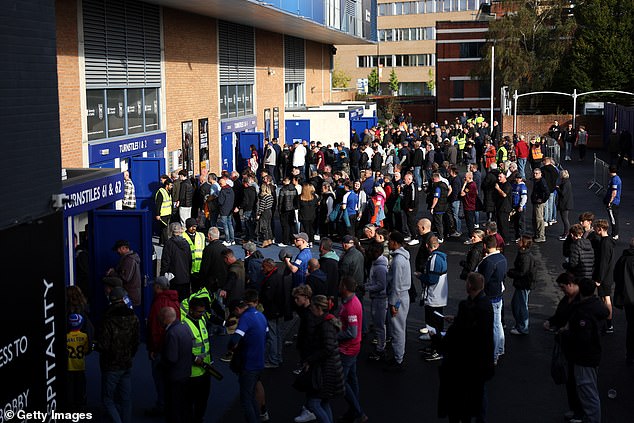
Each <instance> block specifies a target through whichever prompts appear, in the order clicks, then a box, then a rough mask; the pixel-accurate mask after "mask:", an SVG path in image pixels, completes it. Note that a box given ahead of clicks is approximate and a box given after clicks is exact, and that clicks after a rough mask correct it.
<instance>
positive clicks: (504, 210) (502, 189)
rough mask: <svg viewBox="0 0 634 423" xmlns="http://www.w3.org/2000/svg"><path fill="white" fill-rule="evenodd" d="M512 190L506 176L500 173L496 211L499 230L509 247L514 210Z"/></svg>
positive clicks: (496, 189)
mask: <svg viewBox="0 0 634 423" xmlns="http://www.w3.org/2000/svg"><path fill="white" fill-rule="evenodd" d="M512 190H513V188H512V187H511V184H510V183H509V182H508V181H507V180H506V174H504V173H503V172H500V174H499V175H498V183H497V184H496V185H495V191H496V193H497V197H496V200H495V211H496V220H497V224H498V229H499V231H500V235H501V236H502V239H503V240H504V242H505V243H506V245H509V240H510V239H511V234H510V230H509V215H510V213H511V210H513V205H512V203H511V191H512Z"/></svg>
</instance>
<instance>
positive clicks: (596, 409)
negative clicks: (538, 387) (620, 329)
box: [562, 278, 609, 423]
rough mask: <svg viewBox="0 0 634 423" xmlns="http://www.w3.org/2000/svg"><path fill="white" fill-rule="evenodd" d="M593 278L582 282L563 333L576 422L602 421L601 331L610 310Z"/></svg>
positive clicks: (569, 390) (569, 389)
mask: <svg viewBox="0 0 634 423" xmlns="http://www.w3.org/2000/svg"><path fill="white" fill-rule="evenodd" d="M595 289H596V285H595V283H594V281H593V280H592V279H588V278H584V279H581V280H580V281H579V299H580V300H579V304H577V306H576V307H575V308H574V310H573V311H572V313H571V315H570V319H569V320H568V326H567V330H564V331H563V332H562V347H563V351H564V354H565V355H566V359H567V360H568V364H569V370H570V371H569V372H568V373H569V374H568V380H567V381H566V388H567V393H568V403H569V404H570V406H571V408H572V411H573V412H574V413H575V416H574V418H575V419H578V420H577V421H584V422H596V423H599V422H601V400H600V396H599V387H598V383H597V372H598V367H599V363H600V362H601V335H600V333H599V328H600V325H601V323H602V321H603V320H605V319H606V318H607V317H608V313H609V312H608V309H607V307H606V306H605V304H603V302H602V301H601V300H600V299H599V298H597V297H596V296H595V295H594V291H595Z"/></svg>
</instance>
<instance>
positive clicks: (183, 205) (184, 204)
mask: <svg viewBox="0 0 634 423" xmlns="http://www.w3.org/2000/svg"><path fill="white" fill-rule="evenodd" d="M178 179H179V180H180V181H181V183H180V189H179V190H178V198H177V200H178V216H179V218H180V221H181V225H182V226H185V221H186V220H187V219H189V218H190V217H192V204H193V200H194V188H193V187H192V183H191V181H190V180H189V178H188V176H187V171H186V170H185V169H182V170H181V171H180V172H178Z"/></svg>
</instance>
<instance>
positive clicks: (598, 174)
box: [588, 153, 610, 194]
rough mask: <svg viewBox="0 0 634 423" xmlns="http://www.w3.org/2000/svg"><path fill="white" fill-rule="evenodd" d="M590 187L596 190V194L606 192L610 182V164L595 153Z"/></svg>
mask: <svg viewBox="0 0 634 423" xmlns="http://www.w3.org/2000/svg"><path fill="white" fill-rule="evenodd" d="M590 182H591V183H590V185H589V186H588V189H590V190H594V193H595V194H599V193H602V192H605V190H606V188H607V186H608V183H609V182H610V166H609V165H608V164H607V163H606V162H604V161H603V160H601V159H600V158H598V157H597V155H596V153H595V154H594V164H593V166H592V181H590Z"/></svg>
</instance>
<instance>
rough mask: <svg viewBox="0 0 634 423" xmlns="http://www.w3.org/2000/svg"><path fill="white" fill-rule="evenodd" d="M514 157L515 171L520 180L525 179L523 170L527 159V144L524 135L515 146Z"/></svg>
mask: <svg viewBox="0 0 634 423" xmlns="http://www.w3.org/2000/svg"><path fill="white" fill-rule="evenodd" d="M515 157H517V171H518V172H519V173H520V175H522V179H526V175H525V173H524V169H526V160H527V159H528V143H527V142H526V138H525V137H524V135H520V139H519V141H518V142H517V144H515Z"/></svg>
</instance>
